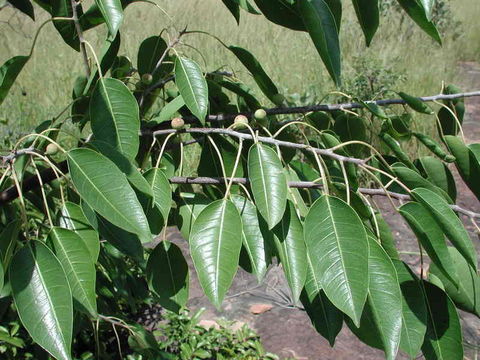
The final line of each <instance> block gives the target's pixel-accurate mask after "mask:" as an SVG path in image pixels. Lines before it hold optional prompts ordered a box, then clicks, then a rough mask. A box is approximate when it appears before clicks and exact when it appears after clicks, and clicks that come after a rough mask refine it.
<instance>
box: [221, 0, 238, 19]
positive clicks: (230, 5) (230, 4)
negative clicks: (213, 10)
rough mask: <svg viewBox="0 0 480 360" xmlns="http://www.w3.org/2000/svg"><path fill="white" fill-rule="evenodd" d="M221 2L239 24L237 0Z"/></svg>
mask: <svg viewBox="0 0 480 360" xmlns="http://www.w3.org/2000/svg"><path fill="white" fill-rule="evenodd" d="M222 2H223V3H224V5H225V6H226V7H227V9H228V10H229V11H230V13H231V14H232V15H233V17H234V18H235V20H236V21H237V24H238V25H240V6H239V5H238V4H237V2H236V1H235V0H222Z"/></svg>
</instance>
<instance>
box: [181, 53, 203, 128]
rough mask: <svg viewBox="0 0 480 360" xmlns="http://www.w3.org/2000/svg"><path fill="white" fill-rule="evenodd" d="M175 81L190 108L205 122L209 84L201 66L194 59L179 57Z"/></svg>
mask: <svg viewBox="0 0 480 360" xmlns="http://www.w3.org/2000/svg"><path fill="white" fill-rule="evenodd" d="M175 83H176V84H177V87H178V91H180V95H182V98H183V100H184V101H185V104H186V105H187V107H188V109H189V110H190V111H191V112H192V114H193V115H195V116H196V117H197V118H198V120H200V122H201V123H202V124H204V123H205V116H207V111H208V86H207V81H206V80H205V77H204V76H203V73H202V70H201V69H200V66H198V64H197V63H196V62H195V61H193V60H190V59H186V58H182V57H177V59H176V61H175Z"/></svg>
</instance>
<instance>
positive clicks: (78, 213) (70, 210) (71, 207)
mask: <svg viewBox="0 0 480 360" xmlns="http://www.w3.org/2000/svg"><path fill="white" fill-rule="evenodd" d="M58 226H60V227H62V228H65V229H69V230H73V231H75V232H76V233H77V235H79V236H80V238H81V239H82V240H83V242H84V243H85V245H86V247H87V248H88V251H89V252H90V255H91V257H92V260H93V262H94V263H96V262H97V259H98V254H99V253H100V241H99V239H98V234H97V232H96V231H95V229H93V228H92V226H91V225H90V223H89V222H88V220H87V218H86V217H85V214H84V213H83V210H82V208H81V207H80V205H77V204H74V203H72V202H69V201H67V202H66V203H65V205H64V206H62V207H61V208H60V211H59V213H58Z"/></svg>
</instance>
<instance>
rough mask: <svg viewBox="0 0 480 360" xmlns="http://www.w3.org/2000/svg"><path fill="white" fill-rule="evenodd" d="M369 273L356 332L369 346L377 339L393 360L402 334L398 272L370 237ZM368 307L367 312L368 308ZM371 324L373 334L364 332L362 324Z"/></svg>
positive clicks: (386, 354)
mask: <svg viewBox="0 0 480 360" xmlns="http://www.w3.org/2000/svg"><path fill="white" fill-rule="evenodd" d="M369 250H370V252H369V258H368V272H369V277H370V282H369V289H368V297H367V306H366V308H365V311H364V312H363V314H362V318H361V321H360V328H359V329H358V330H356V333H357V334H361V333H363V334H361V336H360V338H361V339H362V340H363V339H365V340H366V343H367V344H369V343H370V341H369V337H371V336H375V337H376V336H377V334H375V333H378V336H379V337H380V338H379V339H378V338H376V339H374V340H373V344H375V343H376V342H377V341H378V340H380V343H381V345H382V349H383V350H384V351H385V356H386V358H387V359H395V356H396V354H397V351H398V346H399V344H400V336H401V332H402V295H401V292H400V286H399V284H398V277H397V272H396V270H395V266H394V265H393V263H392V261H391V260H390V258H389V257H388V255H387V253H386V252H385V251H384V250H383V249H382V247H381V246H380V245H379V244H378V243H377V242H376V241H375V240H374V239H373V238H369ZM367 308H368V309H367ZM365 322H367V323H373V325H374V326H375V328H376V331H375V332H373V333H371V332H369V331H368V328H369V327H370V326H371V324H368V326H367V329H365V330H366V331H365V330H364V329H363V325H364V323H365Z"/></svg>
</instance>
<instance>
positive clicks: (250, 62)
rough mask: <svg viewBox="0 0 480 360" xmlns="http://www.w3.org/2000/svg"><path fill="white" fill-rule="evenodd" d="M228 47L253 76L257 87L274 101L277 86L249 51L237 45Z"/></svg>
mask: <svg viewBox="0 0 480 360" xmlns="http://www.w3.org/2000/svg"><path fill="white" fill-rule="evenodd" d="M228 49H229V50H230V51H231V52H232V53H234V54H235V56H236V57H237V59H238V60H240V62H241V63H242V64H243V66H245V67H246V68H247V70H248V71H250V73H251V74H252V76H253V79H254V80H255V82H256V83H257V85H258V87H259V88H260V90H262V92H263V93H264V94H265V96H266V97H268V98H269V99H270V100H271V101H272V102H274V103H275V102H276V99H275V95H276V94H278V88H277V86H276V85H275V84H274V83H273V81H272V80H271V79H270V77H269V76H268V75H267V73H266V72H265V70H263V67H262V65H261V64H260V63H259V62H258V60H257V59H256V58H255V56H253V54H252V53H251V52H249V51H248V50H245V49H244V48H241V47H238V46H229V47H228Z"/></svg>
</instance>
